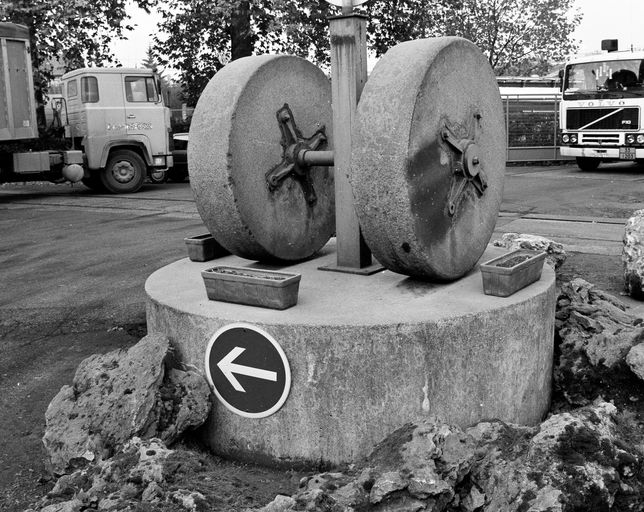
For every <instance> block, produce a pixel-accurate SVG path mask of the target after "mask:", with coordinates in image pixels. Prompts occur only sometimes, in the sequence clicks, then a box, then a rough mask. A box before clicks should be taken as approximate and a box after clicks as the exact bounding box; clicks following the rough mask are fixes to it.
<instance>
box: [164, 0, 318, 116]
mask: <svg viewBox="0 0 644 512" xmlns="http://www.w3.org/2000/svg"><path fill="white" fill-rule="evenodd" d="M158 9H159V12H160V13H161V16H162V22H161V27H160V29H161V31H160V33H159V34H157V35H156V36H155V39H154V48H155V54H156V56H157V57H158V58H159V61H160V62H161V64H163V65H165V66H170V67H172V68H174V69H176V70H178V71H179V74H180V81H181V83H182V85H183V87H184V92H185V98H186V101H187V102H188V103H189V104H190V105H195V104H196V102H197V99H198V98H199V95H200V94H201V91H202V90H203V88H204V87H205V86H206V84H207V83H208V81H209V80H210V78H211V77H212V76H213V75H214V74H215V73H216V72H217V71H218V70H219V69H221V68H222V67H223V66H224V65H225V64H227V63H228V62H229V61H230V60H234V59H237V58H239V57H245V56H248V55H251V54H253V53H266V52H288V53H294V54H297V55H302V54H304V55H305V56H309V50H312V51H313V55H312V58H313V60H322V59H324V58H325V55H328V42H326V41H327V40H328V37H327V36H325V35H324V34H326V16H327V15H328V14H329V12H330V9H329V8H328V7H326V4H324V3H321V2H318V1H315V0H303V1H298V2H292V1H290V0H168V1H164V2H159V4H158ZM320 30H321V31H322V34H323V37H320V36H319V31H320ZM325 49H326V50H327V51H325ZM327 58H328V57H327Z"/></svg>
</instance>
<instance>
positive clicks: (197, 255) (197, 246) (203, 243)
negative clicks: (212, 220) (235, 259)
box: [184, 233, 230, 261]
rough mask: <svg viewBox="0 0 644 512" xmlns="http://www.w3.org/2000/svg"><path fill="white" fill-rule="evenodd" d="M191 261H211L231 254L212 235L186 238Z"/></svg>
mask: <svg viewBox="0 0 644 512" xmlns="http://www.w3.org/2000/svg"><path fill="white" fill-rule="evenodd" d="M184 241H185V243H186V247H187V248H188V258H190V261H209V260H214V259H215V258H221V257H222V256H226V255H228V254H230V253H229V252H228V251H227V250H226V249H224V248H223V247H222V246H221V245H219V244H218V243H217V241H216V240H215V239H214V238H213V236H212V235H211V234H210V233H206V234H205V235H197V236H191V237H188V238H184Z"/></svg>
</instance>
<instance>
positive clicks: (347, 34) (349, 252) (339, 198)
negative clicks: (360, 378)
mask: <svg viewBox="0 0 644 512" xmlns="http://www.w3.org/2000/svg"><path fill="white" fill-rule="evenodd" d="M345 11H349V13H348V14H343V15H341V16H337V17H333V18H331V19H330V20H329V31H330V34H331V91H332V92H331V94H332V96H331V98H332V102H333V150H334V167H335V169H334V179H335V218H336V220H335V222H336V239H337V268H335V269H330V268H329V269H328V270H338V271H346V272H352V269H353V270H355V271H356V273H371V272H369V271H364V272H361V271H360V269H366V268H368V267H370V266H371V251H370V250H369V248H368V247H367V245H366V244H365V243H364V240H363V238H362V235H361V233H360V224H359V223H358V216H357V215H356V212H355V209H354V206H353V193H352V191H351V185H350V183H349V178H348V174H349V166H350V162H351V130H352V127H353V122H354V118H355V113H356V106H357V104H358V100H359V99H360V94H361V92H362V89H363V87H364V84H365V83H366V81H367V40H366V25H367V17H366V16H364V15H361V14H354V13H352V12H351V11H350V10H348V9H343V13H344V12H345ZM381 268H382V267H378V268H377V269H376V270H374V271H377V270H380V269H381Z"/></svg>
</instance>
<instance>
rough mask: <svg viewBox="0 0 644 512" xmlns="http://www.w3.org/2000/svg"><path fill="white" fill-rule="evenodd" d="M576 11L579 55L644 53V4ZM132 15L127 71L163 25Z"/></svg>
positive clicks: (615, 3)
mask: <svg viewBox="0 0 644 512" xmlns="http://www.w3.org/2000/svg"><path fill="white" fill-rule="evenodd" d="M575 8H576V9H579V10H580V12H581V13H582V14H583V19H582V21H581V24H580V25H579V26H578V28H577V30H576V31H575V32H574V34H573V37H574V38H575V39H577V40H578V41H579V42H580V44H579V53H581V54H587V53H593V52H596V51H598V50H600V49H601V40H602V39H619V49H620V50H627V49H629V48H630V47H631V45H633V47H634V48H640V49H644V27H643V22H644V1H643V0H575ZM128 11H129V13H130V15H131V16H132V21H133V23H135V24H136V25H137V27H136V29H135V30H134V31H132V32H130V33H129V35H128V39H127V40H125V41H119V42H115V43H113V45H112V49H113V50H114V53H115V54H116V56H117V57H118V58H119V60H120V61H121V63H122V64H123V65H124V66H127V67H136V66H140V65H141V62H142V61H143V60H144V59H145V52H146V50H147V47H148V45H149V44H150V43H151V42H152V37H151V35H150V34H152V33H154V32H156V25H157V23H158V22H159V21H160V16H159V15H158V14H157V13H152V14H146V13H145V12H144V11H142V10H141V9H138V8H136V7H134V6H133V5H132V4H130V5H129V8H128Z"/></svg>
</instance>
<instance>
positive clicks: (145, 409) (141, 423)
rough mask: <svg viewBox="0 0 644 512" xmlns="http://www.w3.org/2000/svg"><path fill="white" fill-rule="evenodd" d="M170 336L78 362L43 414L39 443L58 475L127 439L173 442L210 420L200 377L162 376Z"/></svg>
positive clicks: (151, 338)
mask: <svg viewBox="0 0 644 512" xmlns="http://www.w3.org/2000/svg"><path fill="white" fill-rule="evenodd" d="M169 351H170V345H169V341H168V339H167V338H165V337H164V336H161V335H155V334H150V335H148V336H146V337H145V338H143V339H142V340H141V341H140V342H139V343H137V344H136V345H134V346H132V347H131V348H129V349H128V350H116V351H113V352H109V353H107V354H104V355H93V356H90V357H89V358H87V359H85V360H84V361H82V362H81V364H80V365H79V367H78V369H77V370H76V374H75V375H74V380H73V384H72V385H71V386H63V388H62V389H61V390H60V391H59V393H58V394H57V395H56V396H55V397H54V399H53V400H52V401H51V403H50V404H49V407H48V408H47V412H46V414H45V419H46V423H47V426H46V430H45V435H44V437H43V443H44V445H45V448H46V450H47V452H48V454H49V457H50V460H51V465H52V468H53V471H54V472H55V473H57V474H60V473H63V472H65V471H68V470H70V469H74V468H76V467H79V466H83V465H86V464H88V463H89V462H92V461H94V459H99V460H100V459H105V458H108V457H110V456H111V455H112V454H113V453H114V452H115V451H117V450H118V449H119V448H120V447H122V446H124V445H125V443H126V442H128V441H129V440H130V439H131V438H132V437H134V436H138V437H142V438H152V437H160V438H161V439H163V441H165V442H167V443H170V442H172V441H174V440H176V439H177V438H178V436H180V435H181V434H182V433H183V432H184V431H185V430H186V429H188V428H190V427H195V426H198V425H201V424H202V423H203V422H204V421H205V419H206V417H207V414H208V411H209V407H210V401H209V394H210V390H209V387H208V384H207V382H206V381H205V379H204V378H203V377H201V376H200V375H198V374H197V373H195V372H184V371H182V370H178V369H171V370H169V371H166V369H165V361H166V358H167V356H168V353H169Z"/></svg>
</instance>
